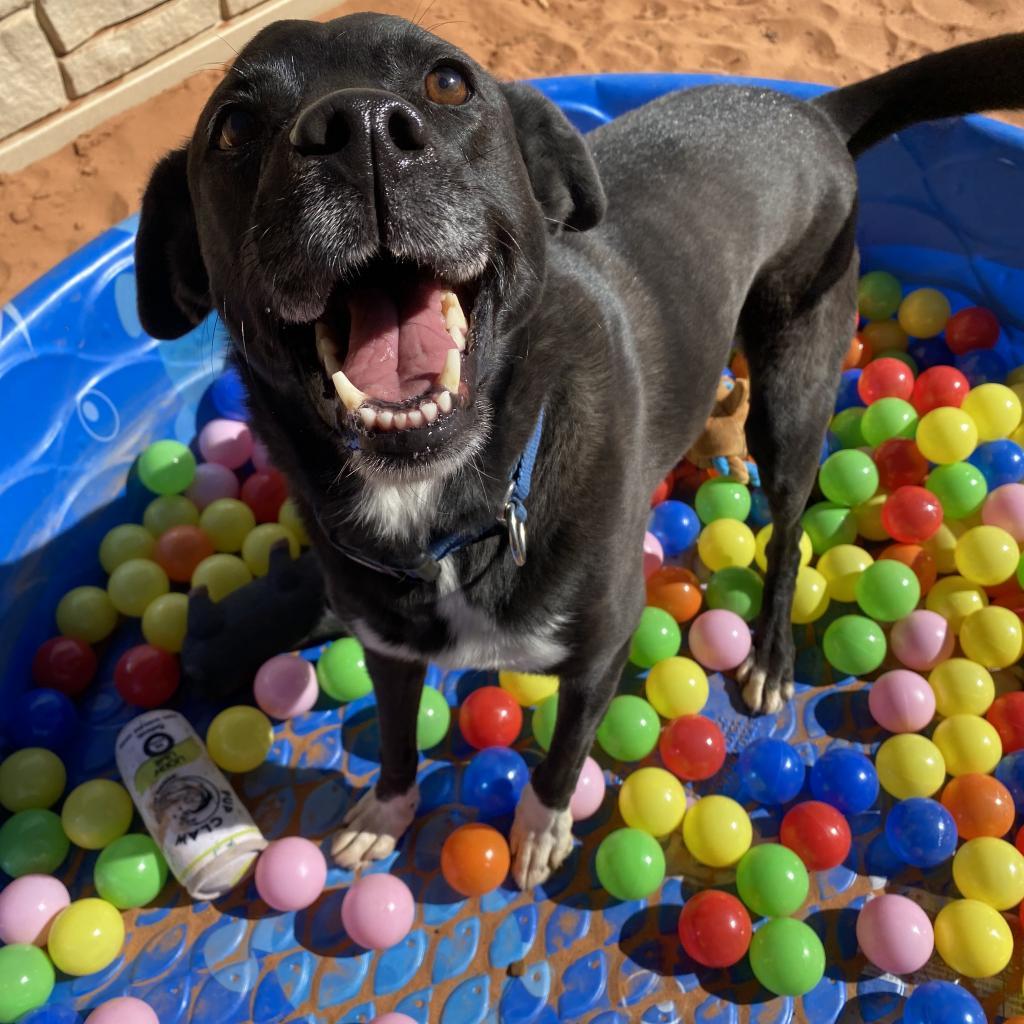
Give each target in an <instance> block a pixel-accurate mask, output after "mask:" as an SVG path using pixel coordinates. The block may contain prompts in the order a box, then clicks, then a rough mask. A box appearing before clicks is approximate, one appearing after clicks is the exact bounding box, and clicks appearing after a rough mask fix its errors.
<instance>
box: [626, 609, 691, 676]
mask: <svg viewBox="0 0 1024 1024" xmlns="http://www.w3.org/2000/svg"><path fill="white" fill-rule="evenodd" d="M681 642H682V634H681V633H680V631H679V626H678V624H677V623H676V620H675V619H674V618H672V616H671V615H670V614H669V613H668V612H666V611H665V610H664V609H662V608H653V607H647V608H644V610H643V611H642V612H641V613H640V621H639V623H637V627H636V629H635V630H634V631H633V639H632V641H631V643H630V645H629V660H630V661H631V662H632V663H633V664H634V665H636V666H638V667H639V668H651V667H652V666H653V665H655V664H656V663H657V662H659V661H663V660H664V659H665V658H671V657H672V656H673V655H674V654H678V653H679V644H680V643H681Z"/></svg>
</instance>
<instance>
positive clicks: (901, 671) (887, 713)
mask: <svg viewBox="0 0 1024 1024" xmlns="http://www.w3.org/2000/svg"><path fill="white" fill-rule="evenodd" d="M868 708H869V709H870V711H871V717H872V718H874V720H875V721H876V722H877V723H878V724H879V725H880V726H881V727H882V728H883V729H888V730H889V732H920V731H921V730H922V729H924V728H925V727H926V726H927V725H928V723H929V722H930V721H931V720H932V719H933V718H934V717H935V692H934V691H933V690H932V688H931V686H929V685H928V680H927V679H925V678H924V677H923V676H919V675H918V674H917V673H916V672H909V671H908V670H907V669H905V668H897V669H893V670H892V671H891V672H885V673H883V674H882V675H880V676H879V677H878V678H877V679H876V680H875V682H874V683H873V685H872V687H871V690H870V692H869V693H868Z"/></svg>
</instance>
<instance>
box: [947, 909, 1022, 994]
mask: <svg viewBox="0 0 1024 1024" xmlns="http://www.w3.org/2000/svg"><path fill="white" fill-rule="evenodd" d="M935 948H936V949H937V950H938V952H939V956H941V957H942V959H943V960H945V962H946V963H947V964H948V965H949V966H950V967H951V968H952V969H953V970H954V971H956V973H957V974H962V975H963V976H964V977H965V978H991V977H994V976H995V975H997V974H998V973H999V972H1000V971H1001V970H1002V969H1003V968H1004V967H1005V966H1006V965H1007V964H1008V963H1009V962H1010V956H1011V955H1012V953H1013V935H1012V934H1011V932H1010V926H1009V925H1008V924H1007V923H1006V921H1005V920H1004V918H1003V916H1002V914H1000V913H999V911H998V910H994V909H993V908H992V907H990V906H988V904H986V903H982V902H980V901H979V900H953V901H952V902H951V903H947V904H946V905H945V906H944V907H943V908H942V909H941V910H940V911H939V914H938V916H937V917H936V918H935Z"/></svg>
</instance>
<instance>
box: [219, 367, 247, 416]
mask: <svg viewBox="0 0 1024 1024" xmlns="http://www.w3.org/2000/svg"><path fill="white" fill-rule="evenodd" d="M210 398H211V400H212V401H213V406H214V408H215V409H216V410H217V412H218V414H219V415H221V416H223V417H224V419H226V420H247V419H248V418H249V410H248V409H246V407H245V388H244V387H243V386H242V379H241V377H239V376H238V371H237V370H236V369H235V368H234V367H233V366H226V367H225V368H224V371H223V372H222V373H221V375H220V376H219V377H218V378H217V379H216V380H215V381H214V382H213V384H211V385H210Z"/></svg>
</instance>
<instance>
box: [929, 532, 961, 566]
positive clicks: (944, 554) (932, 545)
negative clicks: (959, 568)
mask: <svg viewBox="0 0 1024 1024" xmlns="http://www.w3.org/2000/svg"><path fill="white" fill-rule="evenodd" d="M959 539H960V532H959V531H957V529H956V528H955V526H954V525H953V524H952V523H940V524H939V528H938V529H937V530H936V531H935V533H933V534H932V535H931V536H930V537H929V538H928V539H927V540H926V541H925V542H924V543H923V544H922V545H921V547H923V548H924V549H925V551H927V552H928V554H929V555H931V556H932V558H934V559H935V568H936V569H937V570H938V571H939V572H940V573H942V575H944V576H945V575H947V574H948V573H951V572H956V542H957V541H958V540H959Z"/></svg>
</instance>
